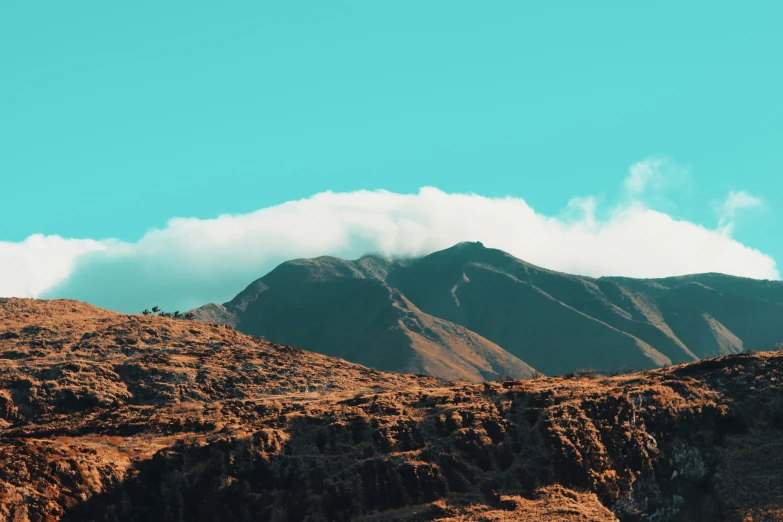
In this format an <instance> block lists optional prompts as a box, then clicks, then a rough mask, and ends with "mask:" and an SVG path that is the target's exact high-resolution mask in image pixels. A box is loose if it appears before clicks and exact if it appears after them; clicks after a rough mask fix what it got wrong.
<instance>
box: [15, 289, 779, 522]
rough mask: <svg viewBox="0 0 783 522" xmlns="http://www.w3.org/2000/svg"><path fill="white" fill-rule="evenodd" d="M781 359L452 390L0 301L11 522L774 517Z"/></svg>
mask: <svg viewBox="0 0 783 522" xmlns="http://www.w3.org/2000/svg"><path fill="white" fill-rule="evenodd" d="M781 392H783V354H782V353H780V352H770V353H763V354H755V355H749V354H741V355H730V356H725V357H722V358H718V359H710V360H705V361H701V362H697V363H692V364H687V365H681V366H675V367H672V368H668V369H665V370H653V371H648V372H645V373H642V374H634V375H626V376H618V377H597V376H593V375H590V374H583V375H581V376H573V377H560V378H548V379H534V380H527V381H516V380H510V381H504V382H494V383H485V384H467V383H462V384H449V383H445V382H443V381H438V380H436V379H433V378H429V377H417V376H411V375H398V374H388V373H382V372H377V371H373V370H369V369H367V368H364V367H361V366H357V365H354V364H350V363H346V362H343V361H340V360H337V359H333V358H329V357H325V356H322V355H317V354H313V353H309V352H305V351H302V350H298V349H295V348H291V347H287V346H281V345H274V344H271V343H268V342H264V341H259V340H257V339H253V338H250V337H247V336H245V335H242V334H239V333H237V332H235V331H234V330H232V329H230V328H226V327H222V326H216V325H207V324H201V323H198V322H192V321H185V320H173V319H166V318H162V317H143V316H128V315H120V314H115V313H111V312H106V311H102V310H99V309H96V308H93V307H90V306H87V305H84V304H80V303H76V302H73V301H49V302H47V301H33V300H18V299H10V300H8V299H4V300H0V418H1V419H2V420H1V421H0V422H2V425H1V426H0V448H2V449H1V450H0V519H3V520H14V521H25V520H34V521H39V520H47V521H49V520H95V521H110V520H111V521H114V520H128V521H142V520H143V521H174V520H202V521H218V520H221V521H223V520H236V521H244V520H248V521H249V520H261V521H263V520H269V521H277V520H290V521H303V520H311V521H325V520H376V521H381V520H411V521H412V520H441V521H443V520H453V521H457V520H526V519H530V520H544V521H552V522H554V521H577V520H579V521H595V520H598V521H600V520H606V521H609V520H618V519H619V520H628V521H631V520H675V521H676V520H694V521H695V520H729V521H734V520H736V521H740V520H770V521H771V520H780V519H781V517H783V503H781V498H783V477H781V474H780V473H779V470H780V469H782V468H783V457H781V455H783V451H782V450H783V442H782V441H783V437H781V434H783V399H781V397H783V394H782V393H781Z"/></svg>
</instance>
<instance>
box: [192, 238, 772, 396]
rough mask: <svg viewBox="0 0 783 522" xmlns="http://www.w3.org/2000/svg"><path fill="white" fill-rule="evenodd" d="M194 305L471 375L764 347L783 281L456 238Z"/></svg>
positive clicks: (660, 360) (290, 339)
mask: <svg viewBox="0 0 783 522" xmlns="http://www.w3.org/2000/svg"><path fill="white" fill-rule="evenodd" d="M195 313H196V316H197V318H199V319H201V320H205V321H210V322H221V323H228V324H232V325H235V326H236V327H237V328H238V329H239V330H240V331H243V332H245V333H248V334H252V335H256V336H263V337H264V338H266V339H268V340H271V341H275V342H285V343H292V344H296V345H297V346H302V347H305V348H308V349H311V350H314V351H318V352H321V353H324V354H328V355H333V356H338V357H343V358H346V359H348V360H351V361H355V362H359V363H361V364H366V365H369V366H371V367H374V368H378V369H382V370H388V371H416V372H425V373H430V374H432V375H436V376H439V377H443V378H447V379H462V380H469V381H478V380H482V379H491V378H493V377H494V376H498V375H509V376H513V377H525V376H529V375H530V373H531V372H532V371H533V370H532V368H535V369H536V370H538V371H541V372H543V373H545V374H548V375H554V374H564V373H568V372H573V371H575V370H577V369H583V368H594V369H599V370H611V369H617V368H622V367H635V368H653V367H660V366H665V365H669V364H677V363H681V362H688V361H695V360H699V359H701V358H705V357H712V356H717V355H725V354H731V353H739V352H742V351H743V350H745V349H747V348H753V349H757V350H767V349H772V348H774V347H775V345H776V343H780V342H783V283H780V282H777V281H757V280H752V279H744V278H738V277H732V276H725V275H721V274H698V275H692V276H684V277H674V278H666V279H631V278H615V277H606V278H599V279H595V278H590V277H583V276H574V275H569V274H563V273H558V272H554V271H551V270H546V269H543V268H539V267H536V266H534V265H531V264H529V263H525V262H524V261H521V260H519V259H516V258H514V257H513V256H511V255H509V254H507V253H505V252H502V251H500V250H495V249H488V248H484V247H483V246H482V245H481V244H480V243H460V244H458V245H456V246H454V247H452V248H449V249H446V250H443V251H440V252H436V253H434V254H431V255H429V256H426V257H423V258H419V259H413V260H405V261H393V262H390V261H387V260H384V259H381V258H378V257H374V256H365V257H363V258H361V259H359V260H357V261H345V260H342V259H337V258H332V257H320V258H315V259H300V260H295V261H290V262H287V263H284V264H282V265H280V266H279V267H278V268H276V269H275V270H273V271H272V272H270V273H269V274H268V275H266V276H264V277H262V278H261V279H259V280H257V281H255V282H254V283H252V284H251V285H250V286H248V287H247V288H246V289H245V290H244V291H243V292H241V293H240V294H239V295H237V297H236V298H234V299H233V300H232V301H230V302H228V303H226V304H225V305H222V306H221V305H207V306H206V307H202V308H200V309H197V310H195Z"/></svg>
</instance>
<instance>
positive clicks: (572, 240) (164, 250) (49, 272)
mask: <svg viewBox="0 0 783 522" xmlns="http://www.w3.org/2000/svg"><path fill="white" fill-rule="evenodd" d="M632 175H633V174H632ZM743 198H744V197H742V196H735V197H734V198H733V199H732V198H730V200H731V202H732V205H729V207H727V208H733V209H734V211H736V209H738V208H746V207H747V206H748V205H749V200H747V199H743ZM597 207H598V205H597V203H596V201H595V199H593V198H590V197H588V198H574V199H573V200H571V202H569V205H568V208H567V212H566V213H565V215H562V216H547V215H544V214H541V213H539V212H536V211H535V210H534V209H533V208H531V207H530V206H529V205H528V204H527V203H526V202H525V201H524V200H523V199H521V198H512V197H505V198H488V197H483V196H479V195H473V194H448V193H445V192H442V191H440V190H438V189H435V188H423V189H421V190H420V191H419V192H418V193H417V194H396V193H391V192H385V191H372V192H370V191H358V192H350V193H333V192H323V193H320V194H316V195H314V196H312V197H309V198H306V199H302V200H298V201H289V202H287V203H284V204H281V205H277V206H274V207H269V208H264V209H261V210H258V211H256V212H253V213H250V214H243V215H224V216H220V217H217V218H214V219H206V220H201V219H195V218H175V219H172V220H170V221H169V223H168V225H167V226H166V227H165V228H164V229H162V230H153V231H151V232H148V233H147V234H146V235H145V236H144V237H142V238H141V239H140V240H139V241H138V242H135V243H119V242H103V243H99V242H95V241H89V240H84V241H81V240H66V239H62V238H58V237H47V238H44V237H43V236H32V237H31V238H28V239H27V240H26V241H24V242H22V243H18V244H15V243H0V295H31V296H46V297H60V296H62V297H71V298H76V299H80V300H84V301H87V302H91V303H94V304H97V305H99V306H103V307H106V308H112V309H116V310H121V311H129V312H137V311H138V310H141V309H143V308H145V307H149V306H153V305H159V306H162V307H164V308H165V309H176V308H179V309H181V310H184V309H188V308H191V307H195V306H198V305H201V304H204V303H206V302H223V301H226V300H228V299H230V298H231V297H233V296H234V295H235V294H236V293H237V292H238V291H239V290H241V289H242V288H244V287H245V286H246V285H247V284H249V283H250V282H251V281H253V280H254V279H256V278H258V277H260V276H262V275H264V274H265V273H266V272H268V271H269V270H270V269H272V268H274V266H276V265H277V264H279V263H280V262H282V261H285V260H287V259H291V258H296V257H312V256H319V255H325V254H330V255H337V256H341V257H348V258H356V257H358V256H360V255H362V254H364V253H367V252H378V253H381V254H384V255H387V256H409V255H423V254H427V253H430V252H433V251H435V250H439V249H442V248H447V247H449V246H451V245H453V244H455V243H457V242H460V241H482V242H483V243H484V244H485V245H486V246H488V247H494V248H500V249H502V250H505V251H507V252H509V253H511V254H513V255H515V256H517V257H519V258H521V259H524V260H526V261H529V262H531V263H534V264H537V265H540V266H543V267H547V268H551V269H554V270H560V271H563V272H570V273H578V274H584V275H592V276H601V275H622V276H630V277H664V276H671V275H682V274H687V273H695V272H723V273H727V274H733V275H741V276H748V277H755V278H769V279H777V278H778V270H777V268H776V265H775V262H774V260H773V259H772V258H771V257H769V256H767V255H765V254H763V253H761V252H759V251H758V250H754V249H752V248H750V247H748V246H745V245H743V244H742V243H739V242H738V241H736V240H734V239H732V238H731V237H729V235H728V234H726V233H725V231H724V230H722V229H720V228H718V229H715V230H711V229H708V228H705V227H702V226H699V225H696V224H694V223H690V222H687V221H682V220H677V219H675V218H673V217H671V216H669V215H667V214H665V213H662V212H658V211H655V210H651V209H649V208H647V207H646V206H644V205H643V204H641V203H639V202H634V201H631V202H626V203H624V204H622V205H620V206H618V207H615V208H613V209H610V210H611V211H610V212H608V213H606V214H601V215H598V212H597ZM601 216H603V217H601ZM9 252H11V257H10V258H9V257H8V253H9ZM8 259H11V261H10V263H9V262H8Z"/></svg>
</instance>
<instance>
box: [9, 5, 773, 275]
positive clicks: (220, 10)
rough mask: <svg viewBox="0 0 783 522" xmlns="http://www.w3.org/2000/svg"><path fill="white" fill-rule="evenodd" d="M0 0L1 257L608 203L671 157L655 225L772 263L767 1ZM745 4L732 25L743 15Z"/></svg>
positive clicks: (769, 8)
mask: <svg viewBox="0 0 783 522" xmlns="http://www.w3.org/2000/svg"><path fill="white" fill-rule="evenodd" d="M750 4H751V3H744V4H742V3H739V2H715V1H710V2H644V3H642V2H589V3H588V2H565V3H564V2H558V3H551V2H550V3H546V2H538V3H535V5H533V3H530V2H519V1H507V2H500V1H498V2H461V1H454V0H450V1H448V2H446V1H442V2H441V1H431V2H420V1H418V2H409V1H396V2H367V1H355V2H346V1H331V2H314V1H311V2H300V1H288V2H257V1H256V2H199V1H194V0H190V1H188V2H174V1H166V2H160V1H158V2H147V1H135V2H126V3H120V2H105V1H79V2H22V1H6V2H3V3H2V5H0V198H2V199H0V241H11V242H13V241H21V240H22V239H24V238H25V237H27V236H29V235H30V234H33V233H45V234H59V235H61V236H64V237H80V238H94V239H101V238H109V237H113V238H119V239H121V240H125V241H135V240H137V239H139V238H140V237H141V236H142V235H143V234H144V232H145V231H146V230H148V229H150V228H153V227H162V226H164V225H165V223H166V221H167V220H168V219H169V218H171V217H174V216H188V217H201V218H208V217H214V216H217V215H219V214H222V213H244V212H249V211H252V210H256V209H258V208H262V207H266V206H269V205H273V204H277V203H282V202H284V201H287V200H291V199H298V198H302V197H306V196H309V195H312V194H314V193H317V192H320V191H323V190H327V189H331V190H334V191H350V190H357V189H376V188H383V189H387V190H390V191H395V192H405V193H410V192H416V191H417V190H418V189H419V187H421V186H425V185H426V186H435V187H438V188H439V189H441V190H444V191H446V192H474V193H478V194H482V195H486V196H503V195H513V196H518V197H523V198H524V199H525V200H526V201H527V202H528V203H529V204H530V205H531V206H533V207H534V208H535V209H536V210H539V211H541V212H545V213H548V214H555V213H557V212H559V211H560V210H561V209H562V208H563V207H564V205H565V204H566V203H567V202H568V200H569V199H570V198H572V197H575V196H585V195H591V194H592V195H597V196H598V197H599V200H601V199H602V200H606V201H612V200H615V199H617V198H619V197H620V191H621V189H622V180H623V178H624V177H625V176H626V174H627V171H628V167H629V166H630V165H631V164H633V163H634V162H637V161H640V160H642V159H644V158H646V157H649V156H656V155H657V156H665V157H669V158H673V159H674V160H676V161H677V162H679V163H680V164H682V165H687V166H688V167H689V169H690V171H691V175H692V182H691V183H689V184H687V186H683V187H673V188H671V189H670V190H669V192H668V193H667V201H668V203H667V204H668V205H669V206H668V207H667V209H666V210H667V211H669V212H670V213H672V214H673V215H675V216H677V217H682V218H685V219H688V220H690V221H693V222H696V223H699V224H704V225H706V226H709V227H714V226H715V224H716V222H717V217H716V214H715V211H714V208H713V203H714V202H716V201H720V200H722V199H724V198H725V197H726V195H727V193H728V192H729V191H730V190H745V191H747V192H748V193H750V194H753V195H754V196H758V197H760V198H761V199H762V200H763V201H764V208H763V209H762V210H760V211H756V212H749V213H748V215H747V216H745V217H744V218H743V219H742V220H738V223H737V227H736V231H735V237H737V238H738V239H739V240H741V241H742V242H743V243H745V244H747V245H749V246H752V247H754V248H758V249H760V250H762V251H763V252H765V253H767V254H770V255H771V256H773V257H774V258H775V259H776V260H777V261H778V262H779V263H780V262H781V261H782V260H783V242H781V241H780V240H779V237H780V234H779V232H778V231H779V230H780V229H781V225H783V214H781V211H780V209H781V207H783V123H782V122H783V96H781V93H782V92H783V67H781V56H783V31H781V26H783V3H780V2H753V3H752V5H753V7H747V6H748V5H750ZM743 5H744V7H742V6H743Z"/></svg>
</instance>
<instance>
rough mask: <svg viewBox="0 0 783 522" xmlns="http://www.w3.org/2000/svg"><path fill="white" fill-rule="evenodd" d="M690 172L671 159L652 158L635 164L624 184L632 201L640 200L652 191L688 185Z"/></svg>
mask: <svg viewBox="0 0 783 522" xmlns="http://www.w3.org/2000/svg"><path fill="white" fill-rule="evenodd" d="M689 182H690V170H689V169H688V167H686V166H683V165H680V164H679V163H677V162H676V161H674V160H672V159H671V158H665V157H651V158H647V159H644V160H642V161H639V162H637V163H634V164H633V165H631V168H630V169H629V171H628V176H627V177H626V178H625V180H624V182H623V184H624V186H625V191H626V193H627V194H628V196H629V197H630V198H631V199H638V198H639V197H641V196H642V194H644V193H645V192H648V191H650V190H656V191H662V190H664V189H667V188H669V187H671V186H673V185H679V186H683V185H687V184H689Z"/></svg>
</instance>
